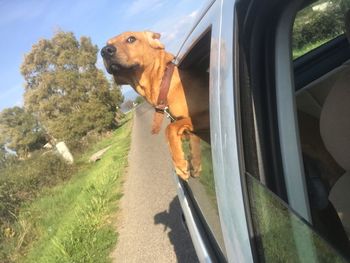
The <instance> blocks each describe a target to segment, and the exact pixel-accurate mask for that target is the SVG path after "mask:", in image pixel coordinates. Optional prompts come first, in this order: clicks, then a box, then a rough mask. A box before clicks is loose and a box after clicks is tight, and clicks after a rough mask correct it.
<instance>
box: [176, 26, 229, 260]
mask: <svg viewBox="0 0 350 263" xmlns="http://www.w3.org/2000/svg"><path fill="white" fill-rule="evenodd" d="M210 43H211V42H210V32H208V33H206V34H205V35H204V36H202V37H201V39H199V40H198V42H197V44H196V45H195V46H194V47H193V48H192V49H191V50H190V52H189V53H188V54H187V55H186V57H185V58H184V59H183V60H182V62H181V63H180V65H179V68H180V69H182V70H185V71H188V72H193V74H197V75H198V72H200V74H199V75H201V74H204V75H208V72H209V71H208V68H209V66H210ZM209 77H210V76H209ZM203 89H205V90H203V92H207V93H208V92H209V78H208V85H207V86H206V87H203ZM203 103H207V104H208V106H209V100H208V101H206V102H204V101H203ZM207 118H208V119H209V116H207ZM197 135H198V136H197ZM197 135H195V134H191V135H188V136H184V138H183V143H182V148H183V150H184V153H185V156H186V159H187V160H188V161H189V163H191V164H192V160H193V158H194V156H193V155H194V154H193V148H191V147H192V145H191V140H199V141H200V147H199V151H200V166H201V169H200V170H201V171H200V173H199V175H198V174H195V173H194V172H193V169H192V170H191V177H190V179H189V180H188V181H187V182H184V184H185V186H186V187H185V188H186V189H187V192H188V194H189V196H190V197H191V199H192V201H193V202H194V208H195V210H196V211H195V212H197V214H198V215H197V216H198V217H199V218H200V219H202V220H201V221H202V222H201V223H202V224H203V225H204V227H205V230H206V231H207V232H208V233H207V234H208V236H209V238H210V239H212V240H211V241H213V242H214V243H215V244H214V246H216V248H217V249H218V250H219V251H218V253H219V254H220V255H221V254H223V255H224V256H225V254H226V253H225V246H224V240H223V235H222V230H221V225H220V218H219V212H218V205H217V199H216V191H215V179H214V173H213V164H212V155H211V146H210V129H209V130H200V131H199V134H197ZM192 168H193V167H192Z"/></svg>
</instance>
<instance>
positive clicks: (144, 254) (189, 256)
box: [112, 103, 198, 263]
mask: <svg viewBox="0 0 350 263" xmlns="http://www.w3.org/2000/svg"><path fill="white" fill-rule="evenodd" d="M153 112H154V111H153V109H152V108H151V107H150V106H149V105H147V104H145V103H144V104H143V105H141V106H139V107H138V108H137V109H136V112H135V116H134V120H133V131H132V142H131V150H130V153H129V168H128V173H127V175H126V179H125V184H124V191H123V192H124V196H123V198H122V200H121V204H120V214H119V217H118V220H117V229H118V232H119V237H118V243H117V248H116V250H115V251H114V252H113V253H112V258H113V262H186V263H191V262H198V259H197V257H196V254H195V251H194V248H193V245H192V241H191V239H190V237H189V234H188V233H187V232H186V230H185V228H184V226H183V223H182V221H181V208H180V203H179V201H178V198H177V196H176V190H175V183H174V181H173V178H172V176H171V172H172V168H171V160H170V156H169V151H168V146H167V144H166V140H165V136H164V127H165V126H166V123H167V121H165V122H164V123H163V129H162V131H161V132H160V133H159V135H151V123H152V117H153Z"/></svg>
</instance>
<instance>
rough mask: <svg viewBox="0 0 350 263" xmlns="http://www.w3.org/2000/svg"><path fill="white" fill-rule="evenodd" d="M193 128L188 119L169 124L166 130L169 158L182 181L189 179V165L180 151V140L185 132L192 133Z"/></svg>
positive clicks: (181, 150)
mask: <svg viewBox="0 0 350 263" xmlns="http://www.w3.org/2000/svg"><path fill="white" fill-rule="evenodd" d="M192 130H193V126H192V122H191V120H190V119H189V118H184V119H181V120H178V121H175V122H173V123H170V124H169V125H168V127H167V128H166V137H167V139H168V143H169V147H170V152H171V156H172V159H173V163H174V167H175V171H176V173H177V175H178V176H180V177H181V178H182V179H183V180H188V178H189V177H190V171H189V165H188V162H187V160H186V159H185V154H184V152H183V149H182V141H181V138H182V136H183V134H184V132H185V131H192Z"/></svg>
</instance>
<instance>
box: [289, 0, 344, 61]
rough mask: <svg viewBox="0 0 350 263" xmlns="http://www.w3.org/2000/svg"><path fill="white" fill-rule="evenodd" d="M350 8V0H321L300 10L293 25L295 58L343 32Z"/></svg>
mask: <svg viewBox="0 0 350 263" xmlns="http://www.w3.org/2000/svg"><path fill="white" fill-rule="evenodd" d="M349 9H350V1H348V0H319V1H316V2H314V3H313V4H311V5H309V6H307V7H305V8H304V9H302V10H301V11H299V12H298V13H297V16H296V18H295V22H294V25H293V38H292V41H293V42H292V43H293V59H296V58H298V57H300V56H302V55H304V54H306V53H307V52H309V51H310V50H313V49H315V48H317V47H319V46H321V45H323V44H324V43H326V42H328V41H330V40H332V39H334V38H336V37H337V36H339V35H341V34H343V33H344V32H345V27H344V22H343V21H344V13H345V11H347V10H349Z"/></svg>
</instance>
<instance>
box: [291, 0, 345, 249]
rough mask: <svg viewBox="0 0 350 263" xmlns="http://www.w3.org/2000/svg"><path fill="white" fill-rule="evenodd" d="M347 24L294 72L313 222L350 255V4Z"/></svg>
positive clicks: (300, 61)
mask: <svg viewBox="0 0 350 263" xmlns="http://www.w3.org/2000/svg"><path fill="white" fill-rule="evenodd" d="M323 2H326V1H323ZM344 28H345V32H344V34H343V35H340V36H338V37H336V38H334V39H332V40H331V41H329V42H327V43H325V44H323V45H321V46H320V47H318V48H316V49H314V50H312V51H310V52H309V53H306V54H305V55H303V56H301V57H300V58H297V59H296V60H294V77H295V88H296V93H295V101H296V108H297V115H298V126H299V136H300V144H301V151H302V158H303V163H304V171H305V175H306V176H305V178H306V184H307V189H308V195H309V202H310V208H311V214H312V220H313V226H314V228H315V230H316V231H318V232H320V233H321V235H322V236H323V237H325V238H326V239H328V241H330V243H331V244H333V245H334V246H335V247H336V248H338V249H339V250H340V251H341V252H342V253H343V254H344V255H346V256H349V249H350V243H349V238H350V204H349V200H350V132H349V130H350V118H349V116H350V87H349V83H350V54H349V47H350V10H348V11H347V12H345V10H344Z"/></svg>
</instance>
